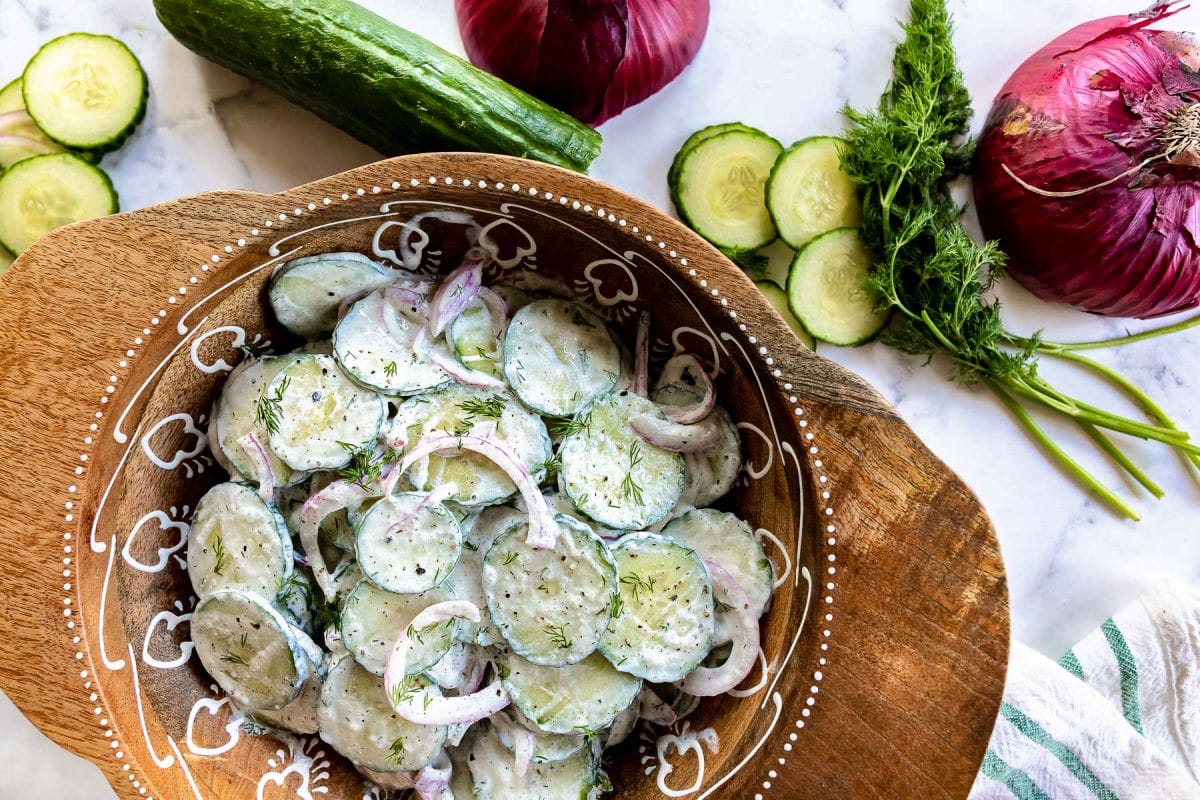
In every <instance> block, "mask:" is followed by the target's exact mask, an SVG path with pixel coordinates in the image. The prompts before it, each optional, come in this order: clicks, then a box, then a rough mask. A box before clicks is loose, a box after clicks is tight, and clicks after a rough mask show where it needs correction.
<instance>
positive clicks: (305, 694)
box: [250, 673, 325, 734]
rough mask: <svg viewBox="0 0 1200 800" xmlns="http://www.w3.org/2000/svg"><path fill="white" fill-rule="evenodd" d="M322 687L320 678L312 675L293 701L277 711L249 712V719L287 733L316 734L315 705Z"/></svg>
mask: <svg viewBox="0 0 1200 800" xmlns="http://www.w3.org/2000/svg"><path fill="white" fill-rule="evenodd" d="M324 685H325V684H324V681H323V680H321V676H319V675H317V674H316V673H313V674H311V675H309V676H308V680H306V681H305V682H304V686H302V687H301V688H300V696H299V697H297V698H296V699H295V700H293V701H292V702H290V703H288V704H287V705H286V706H284V707H283V708H281V709H279V710H277V711H271V710H267V709H260V710H257V711H251V712H250V718H251V719H253V720H254V721H255V722H257V723H258V724H260V725H265V726H267V727H268V728H275V729H277V730H281V731H287V732H288V733H301V734H312V733H316V732H317V730H318V729H319V727H320V725H319V723H318V722H317V703H319V702H320V700H321V688H322V687H323V686H324Z"/></svg>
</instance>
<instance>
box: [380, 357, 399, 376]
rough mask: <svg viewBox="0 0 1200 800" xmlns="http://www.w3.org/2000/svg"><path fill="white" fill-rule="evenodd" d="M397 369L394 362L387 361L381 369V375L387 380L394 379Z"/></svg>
mask: <svg viewBox="0 0 1200 800" xmlns="http://www.w3.org/2000/svg"><path fill="white" fill-rule="evenodd" d="M399 369H400V368H399V367H398V366H397V365H396V362H395V361H389V362H388V363H387V364H385V365H384V367H383V374H384V375H387V376H388V377H389V378H394V377H396V372H398V371H399Z"/></svg>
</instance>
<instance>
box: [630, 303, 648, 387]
mask: <svg viewBox="0 0 1200 800" xmlns="http://www.w3.org/2000/svg"><path fill="white" fill-rule="evenodd" d="M633 393H634V394H636V395H637V396H638V397H648V396H649V395H650V312H649V311H643V312H642V314H641V316H639V317H638V324H637V341H636V343H635V344H634V366H633Z"/></svg>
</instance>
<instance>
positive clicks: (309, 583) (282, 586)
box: [272, 567, 321, 665]
mask: <svg viewBox="0 0 1200 800" xmlns="http://www.w3.org/2000/svg"><path fill="white" fill-rule="evenodd" d="M315 591H316V589H315V587H314V586H313V579H312V574H311V573H310V572H309V569H308V567H293V570H292V574H291V575H289V576H287V577H286V578H284V579H283V581H282V582H281V583H279V584H278V585H277V586H276V587H275V594H274V595H272V600H273V601H274V603H275V608H276V609H278V610H279V613H281V614H283V616H284V618H285V619H286V620H287V621H288V622H289V623H290V624H292V625H293V626H295V627H297V628H299V629H300V630H302V631H304V632H305V633H307V634H311V633H312V631H313V606H314V602H313V601H314V599H315V598H316V595H315V594H314V592H315ZM310 655H312V656H313V664H314V665H316V664H318V663H319V661H320V659H321V655H320V653H315V654H314V653H310Z"/></svg>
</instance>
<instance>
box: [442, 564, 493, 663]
mask: <svg viewBox="0 0 1200 800" xmlns="http://www.w3.org/2000/svg"><path fill="white" fill-rule="evenodd" d="M472 547H474V545H471V544H470V543H469V542H467V541H466V540H464V541H463V554H462V557H461V558H459V559H458V566H456V567H455V568H454V571H453V572H451V573H450V577H449V579H448V580H447V581H446V583H445V584H443V585H444V586H445V588H446V589H449V590H450V592H451V593H452V594H453V595H454V598H455V599H456V600H466V601H467V602H469V603H474V604H475V607H476V608H479V609H483V608H486V607H487V596H486V595H484V593H483V555H482V553H480V552H478V551H477V550H474V549H472ZM457 636H458V638H459V639H460V640H461V641H464V642H471V643H473V644H477V645H480V646H481V647H490V646H492V645H494V644H499V643H500V642H502V641H504V635H503V634H501V633H500V629H499V628H497V627H496V624H495V623H494V622H492V618H491V615H489V614H481V615H480V618H479V622H471V621H470V620H467V619H460V620H459V621H458V633H457Z"/></svg>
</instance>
